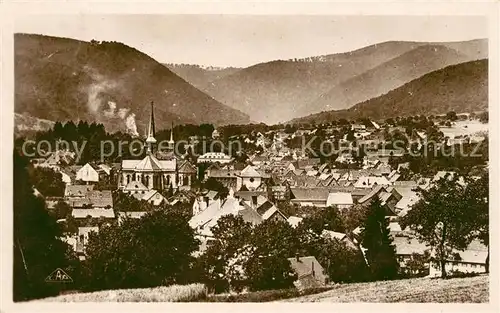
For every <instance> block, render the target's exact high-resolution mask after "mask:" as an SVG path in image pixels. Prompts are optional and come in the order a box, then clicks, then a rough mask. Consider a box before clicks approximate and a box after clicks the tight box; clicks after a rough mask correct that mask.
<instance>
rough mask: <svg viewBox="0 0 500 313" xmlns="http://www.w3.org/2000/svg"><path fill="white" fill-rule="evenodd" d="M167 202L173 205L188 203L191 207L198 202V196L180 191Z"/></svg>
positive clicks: (188, 191) (186, 191)
mask: <svg viewBox="0 0 500 313" xmlns="http://www.w3.org/2000/svg"><path fill="white" fill-rule="evenodd" d="M167 200H168V202H169V203H170V204H171V205H173V204H175V203H188V204H190V205H191V204H193V203H194V201H195V200H196V194H195V193H194V192H192V191H190V190H179V191H178V192H176V193H175V194H174V195H173V196H172V197H170V198H168V199H167Z"/></svg>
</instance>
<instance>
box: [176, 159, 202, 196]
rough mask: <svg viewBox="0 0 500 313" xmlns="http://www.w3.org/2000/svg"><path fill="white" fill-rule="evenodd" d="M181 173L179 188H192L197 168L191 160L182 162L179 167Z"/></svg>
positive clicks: (178, 170)
mask: <svg viewBox="0 0 500 313" xmlns="http://www.w3.org/2000/svg"><path fill="white" fill-rule="evenodd" d="M177 172H178V174H179V180H178V187H179V189H183V190H185V189H188V190H189V189H191V184H192V183H193V182H194V180H195V179H196V173H197V169H196V167H195V166H194V165H193V164H191V163H190V162H189V161H184V162H182V164H181V165H179V168H178V169H177Z"/></svg>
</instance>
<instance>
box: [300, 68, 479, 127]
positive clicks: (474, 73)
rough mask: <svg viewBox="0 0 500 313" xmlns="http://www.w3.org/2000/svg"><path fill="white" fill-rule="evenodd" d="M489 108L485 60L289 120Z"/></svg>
mask: <svg viewBox="0 0 500 313" xmlns="http://www.w3.org/2000/svg"><path fill="white" fill-rule="evenodd" d="M487 108H488V60H486V59H483V60H478V61H471V62H466V63H460V64H456V65H451V66H448V67H445V68H443V69H440V70H437V71H434V72H431V73H428V74H426V75H423V76H422V77H419V78H417V79H415V80H412V81H411V82H409V83H407V84H405V85H403V86H401V87H399V88H397V89H394V90H392V91H390V92H388V93H387V94H384V95H382V96H379V97H376V98H373V99H370V100H367V101H364V102H362V103H359V104H356V105H355V106H353V107H351V108H349V109H347V110H338V111H325V112H321V113H318V114H312V115H309V116H306V117H303V118H298V119H294V120H292V121H291V122H292V123H311V122H315V123H316V124H318V123H325V122H329V121H332V120H336V119H341V118H346V119H358V118H363V117H368V118H371V119H375V120H381V119H386V118H389V117H397V116H410V115H417V114H418V115H420V114H425V115H429V114H442V113H446V112H449V111H452V110H454V111H456V112H472V111H481V110H485V109H487Z"/></svg>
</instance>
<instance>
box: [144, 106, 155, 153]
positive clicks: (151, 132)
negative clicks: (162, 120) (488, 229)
mask: <svg viewBox="0 0 500 313" xmlns="http://www.w3.org/2000/svg"><path fill="white" fill-rule="evenodd" d="M155 145H156V139H155V116H154V104H153V101H151V116H150V117H149V126H148V134H147V138H146V146H147V154H153V152H154V148H155V147H154V146H155Z"/></svg>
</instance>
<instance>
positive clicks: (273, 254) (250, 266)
mask: <svg viewBox="0 0 500 313" xmlns="http://www.w3.org/2000/svg"><path fill="white" fill-rule="evenodd" d="M250 244H251V246H252V247H253V249H252V250H253V251H252V254H251V257H250V258H249V259H248V261H247V262H245V264H244V266H243V268H244V271H245V275H246V277H247V281H248V286H249V288H250V289H251V290H267V289H281V288H290V287H292V286H293V282H294V281H295V279H296V276H295V275H294V274H293V271H292V269H291V265H290V262H289V261H288V258H289V257H293V256H295V255H296V254H297V253H298V252H299V251H300V239H299V237H298V236H297V231H296V230H295V229H294V228H292V227H291V226H290V225H289V224H288V223H285V222H275V221H269V220H268V221H265V222H263V223H261V224H259V225H257V226H256V227H255V228H254V230H253V234H252V237H251V241H250Z"/></svg>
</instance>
